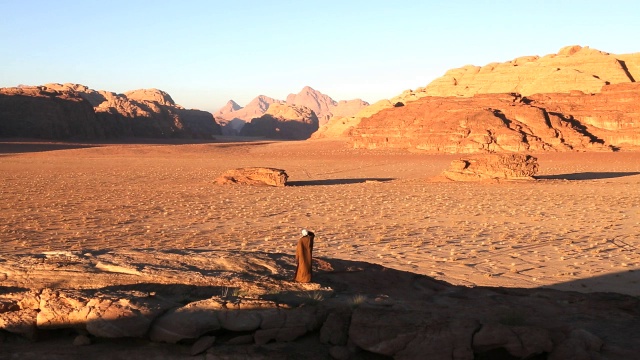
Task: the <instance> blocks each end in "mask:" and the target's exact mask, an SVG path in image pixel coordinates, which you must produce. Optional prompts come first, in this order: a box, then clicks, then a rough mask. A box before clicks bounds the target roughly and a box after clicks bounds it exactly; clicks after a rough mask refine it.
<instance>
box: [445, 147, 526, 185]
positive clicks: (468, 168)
mask: <svg viewBox="0 0 640 360" xmlns="http://www.w3.org/2000/svg"><path fill="white" fill-rule="evenodd" d="M537 172H538V159H537V158H535V157H533V156H531V155H526V154H490V155H484V156H475V157H467V158H462V159H459V160H453V161H452V162H451V166H450V167H449V169H447V170H445V171H444V173H443V175H444V176H445V177H446V178H447V179H450V180H454V181H479V180H487V179H498V180H533V176H534V175H535V174H536V173H537Z"/></svg>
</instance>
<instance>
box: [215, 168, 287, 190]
mask: <svg viewBox="0 0 640 360" xmlns="http://www.w3.org/2000/svg"><path fill="white" fill-rule="evenodd" d="M288 178H289V175H287V173H286V172H285V171H284V170H282V169H274V168H265V167H249V168H238V169H232V170H227V171H225V172H224V173H223V174H222V175H220V176H219V177H218V178H216V180H215V183H216V184H219V185H226V184H241V185H268V186H285V185H286V183H287V179H288Z"/></svg>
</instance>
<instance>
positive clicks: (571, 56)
mask: <svg viewBox="0 0 640 360" xmlns="http://www.w3.org/2000/svg"><path fill="white" fill-rule="evenodd" d="M639 78H640V53H635V54H623V55H615V54H609V53H606V52H603V51H599V50H595V49H591V48H589V47H581V46H567V47H565V48H562V49H560V51H559V52H558V53H557V54H549V55H546V56H542V57H540V56H537V55H536V56H523V57H519V58H516V59H514V60H511V61H507V62H504V63H497V62H496V63H491V64H488V65H485V66H482V67H480V66H473V65H468V66H465V67H462V68H458V69H451V70H449V71H448V72H447V73H446V74H445V75H444V76H442V77H440V78H438V79H436V80H434V81H432V82H431V83H430V84H428V85H427V86H426V87H423V88H418V89H415V90H406V91H404V92H403V93H402V94H400V95H398V96H396V97H394V98H391V99H389V100H381V101H378V102H377V103H375V104H372V105H370V106H368V107H366V108H364V109H363V110H362V111H361V112H360V113H359V114H357V115H355V116H351V117H343V118H339V119H338V118H334V119H333V121H331V122H328V123H327V124H326V125H324V126H321V127H320V129H319V130H318V131H317V132H316V133H315V134H314V135H313V138H314V139H317V138H327V137H345V136H349V135H350V133H351V131H352V130H353V129H355V128H357V127H358V126H359V124H360V121H361V120H362V119H363V118H366V117H369V116H372V115H374V114H376V113H378V112H380V111H382V110H384V109H388V108H391V107H393V106H394V105H395V104H397V103H402V104H404V105H408V104H409V103H411V102H413V101H416V100H418V99H422V98H424V97H441V98H447V97H473V96H475V95H478V94H500V93H518V94H520V95H522V96H526V97H534V96H533V94H553V95H550V96H558V95H560V94H566V95H567V96H568V95H569V94H570V93H572V92H575V91H580V92H582V93H585V94H596V93H599V92H601V91H602V90H606V89H611V88H612V87H608V86H605V85H614V84H629V83H634V82H635V81H637V80H638V79H639ZM556 94H558V95H556ZM596 99H597V101H600V100H602V99H603V98H596ZM596 99H594V100H596ZM591 105H594V106H596V107H595V108H594V109H597V108H598V107H599V106H600V105H597V104H591ZM565 110H566V109H565ZM594 132H598V131H597V130H596V129H594ZM452 136H453V137H454V138H455V137H456V135H455V134H453V135H452ZM602 136H603V137H606V136H607V134H602ZM601 138H602V137H601ZM622 138H625V140H623V139H622ZM621 142H626V143H628V144H634V143H637V141H636V140H635V135H632V136H630V137H629V136H628V135H621V137H620V138H619V139H617V140H615V139H614V140H613V142H612V144H613V146H616V145H615V144H617V143H621ZM452 148H455V146H452ZM439 151H440V150H439ZM447 151H448V150H447ZM453 151H457V150H455V149H453Z"/></svg>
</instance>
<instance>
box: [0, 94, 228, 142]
mask: <svg viewBox="0 0 640 360" xmlns="http://www.w3.org/2000/svg"><path fill="white" fill-rule="evenodd" d="M221 133H222V132H221V128H220V125H218V124H217V123H216V122H215V119H214V118H213V115H211V114H210V113H208V112H206V111H200V110H190V109H185V108H183V107H182V106H180V105H178V104H176V103H175V102H174V101H173V99H172V98H171V96H169V94H167V93H166V92H164V91H162V90H158V89H140V90H133V91H129V92H126V93H124V94H116V93H113V92H109V91H104V90H100V91H96V90H93V89H90V88H88V87H87V86H84V85H80V84H46V85H42V86H21V87H15V88H0V137H29V138H40V139H52V140H67V139H87V140H92V139H117V138H184V139H211V138H212V137H213V136H215V135H220V134H221Z"/></svg>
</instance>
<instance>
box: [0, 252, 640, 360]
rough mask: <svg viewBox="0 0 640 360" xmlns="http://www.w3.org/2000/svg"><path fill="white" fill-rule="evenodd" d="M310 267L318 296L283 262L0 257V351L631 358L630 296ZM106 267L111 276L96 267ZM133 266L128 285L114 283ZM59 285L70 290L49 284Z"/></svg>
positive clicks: (637, 307)
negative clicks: (119, 347)
mask: <svg viewBox="0 0 640 360" xmlns="http://www.w3.org/2000/svg"><path fill="white" fill-rule="evenodd" d="M54 255H55V256H54ZM319 261H320V263H321V264H322V267H321V269H320V268H316V275H317V276H315V277H314V281H317V282H318V283H316V284H300V283H296V282H293V281H288V280H286V279H290V278H291V277H292V274H293V273H294V271H295V261H294V259H293V255H284V254H268V253H251V252H244V251H229V252H225V251H204V250H193V251H189V250H184V251H178V250H175V249H171V250H166V251H159V250H155V249H154V250H147V251H145V250H131V249H127V250H122V251H120V252H118V251H115V252H104V251H97V252H93V253H91V252H87V251H83V252H82V253H80V252H78V253H71V252H68V253H64V254H63V253H60V254H45V255H44V256H42V255H25V254H21V255H14V256H4V257H3V262H2V264H0V268H1V270H2V273H3V274H4V280H3V286H2V287H0V330H2V333H1V334H2V336H3V339H4V338H6V337H9V338H10V339H9V340H12V338H11V336H23V337H28V338H31V339H34V340H35V339H38V337H39V335H40V334H42V333H44V332H46V331H50V330H60V329H70V330H75V331H76V332H77V333H78V334H80V335H81V336H84V341H83V342H82V343H85V344H87V343H90V342H91V339H94V338H98V339H99V338H115V339H118V338H134V339H135V338H137V339H146V340H148V341H153V342H156V343H165V342H166V343H171V344H175V343H178V344H193V346H191V353H192V354H198V353H201V352H204V351H207V352H208V354H207V356H209V355H211V356H213V354H217V353H218V352H219V351H223V349H226V350H227V351H229V354H230V355H233V354H235V355H236V357H238V356H240V355H242V354H245V353H246V352H247V351H248V349H252V348H253V347H254V346H260V347H261V348H260V349H261V351H262V354H263V356H266V357H268V354H270V351H277V349H278V348H279V347H281V346H282V345H283V343H287V344H288V345H287V349H288V350H289V354H288V355H289V357H295V358H309V357H308V356H302V355H301V354H300V353H298V352H297V351H300V350H299V348H297V347H295V343H296V341H297V340H298V339H300V338H303V337H304V338H305V339H304V341H303V342H302V346H304V347H305V348H308V347H311V348H312V349H311V350H312V352H315V353H318V354H320V357H314V358H323V357H322V356H323V355H322V354H325V355H324V358H326V357H327V355H326V354H332V355H333V356H334V357H336V358H345V359H349V358H369V357H374V355H373V354H377V355H378V356H388V357H391V358H394V359H415V358H422V357H423V356H424V354H429V356H430V358H434V359H451V358H455V359H469V360H471V359H494V358H495V359H532V358H545V359H594V358H605V359H631V358H634V356H635V355H637V353H638V351H640V343H638V342H637V328H638V322H637V319H638V317H639V316H640V313H639V312H640V299H638V298H637V297H634V296H628V295H622V294H615V293H591V294H582V293H576V292H563V291H558V290H552V289H545V288H535V289H510V288H487V287H461V286H452V285H450V284H447V283H444V282H440V281H436V280H433V279H430V278H428V277H426V276H423V275H418V274H413V273H407V272H402V271H397V270H394V269H390V268H385V267H383V266H380V265H374V264H369V263H364V262H354V261H348V260H339V259H325V258H323V259H319ZM106 262H110V263H113V265H114V266H113V267H110V268H105V267H100V268H98V267H96V264H97V263H106ZM316 265H318V264H316ZM135 267H138V268H139V269H140V270H139V271H137V272H136V274H131V272H130V271H125V272H120V271H118V269H129V268H135ZM67 274H71V276H73V277H76V279H75V280H76V281H77V282H76V283H75V285H71V283H69V282H68V281H67V279H65V278H60V279H58V278H59V277H66V275H67ZM81 279H84V281H79V280H81ZM57 280H60V281H57ZM47 283H50V284H52V285H53V286H55V288H54V287H53V286H46V284H47ZM230 289H236V290H238V291H236V292H233V293H231V292H230V291H229V290H230ZM240 290H241V291H240ZM240 293H242V294H243V295H240ZM314 294H315V295H314ZM318 294H320V295H319V296H318ZM356 294H357V296H356ZM314 339H315V340H314ZM76 340H77V338H76ZM80 340H82V339H80ZM43 341H46V339H44V340H43ZM69 342H71V341H69ZM20 344H21V343H20V342H18V341H6V342H3V350H5V349H7V350H6V351H8V352H9V353H11V352H19V351H24V350H25V349H26V347H33V346H34V343H24V344H23V347H22V348H21V347H20ZM274 344H275V347H273V345H274ZM156 346H157V344H156ZM291 351H293V353H291Z"/></svg>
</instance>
